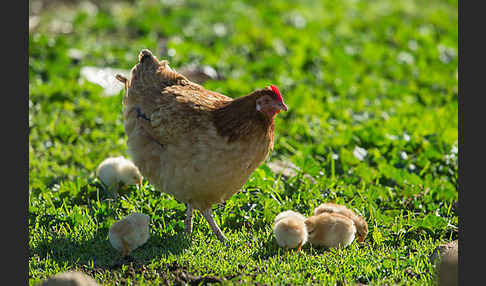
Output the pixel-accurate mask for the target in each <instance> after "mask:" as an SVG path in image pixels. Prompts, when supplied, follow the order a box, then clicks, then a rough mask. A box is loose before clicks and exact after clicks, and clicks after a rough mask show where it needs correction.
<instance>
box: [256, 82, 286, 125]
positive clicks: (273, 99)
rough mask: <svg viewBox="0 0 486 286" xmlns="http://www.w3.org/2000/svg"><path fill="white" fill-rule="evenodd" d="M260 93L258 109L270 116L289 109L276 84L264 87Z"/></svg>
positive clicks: (257, 102)
mask: <svg viewBox="0 0 486 286" xmlns="http://www.w3.org/2000/svg"><path fill="white" fill-rule="evenodd" d="M259 95H260V96H259V97H258V98H257V100H256V110H257V111H259V112H262V113H264V114H265V115H267V116H268V117H270V118H273V117H274V116H275V115H276V114H277V113H279V112H280V111H281V110H284V111H287V110H288V108H287V105H285V103H284V101H283V98H282V95H281V94H280V91H279V90H278V88H277V87H276V86H274V85H270V86H269V87H266V88H264V89H262V90H261V91H260V93H259Z"/></svg>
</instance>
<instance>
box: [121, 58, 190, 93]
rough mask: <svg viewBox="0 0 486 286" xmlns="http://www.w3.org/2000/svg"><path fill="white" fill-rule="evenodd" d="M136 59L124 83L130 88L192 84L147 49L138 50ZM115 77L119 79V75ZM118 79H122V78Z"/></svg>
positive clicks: (143, 88)
mask: <svg viewBox="0 0 486 286" xmlns="http://www.w3.org/2000/svg"><path fill="white" fill-rule="evenodd" d="M138 61H139V62H138V64H136V65H135V66H134V67H133V68H132V71H131V78H130V82H129V83H128V84H126V83H125V84H126V85H127V86H129V87H130V88H131V89H139V90H145V89H150V88H159V89H162V88H164V87H167V86H171V85H188V84H193V83H192V82H191V81H189V80H188V79H187V78H186V77H184V76H183V75H182V74H179V73H178V72H176V71H174V70H173V69H171V68H170V67H169V62H168V61H166V60H162V61H159V60H158V59H157V58H156V57H155V56H154V55H153V54H152V52H151V51H149V50H147V49H143V50H142V51H140V54H139V55H138ZM117 79H118V80H120V78H119V77H117ZM120 81H123V79H121V80H120Z"/></svg>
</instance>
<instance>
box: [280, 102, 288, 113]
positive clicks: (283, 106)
mask: <svg viewBox="0 0 486 286" xmlns="http://www.w3.org/2000/svg"><path fill="white" fill-rule="evenodd" d="M280 108H281V109H282V110H283V111H288V110H289V108H288V107H287V105H285V103H283V101H282V102H280Z"/></svg>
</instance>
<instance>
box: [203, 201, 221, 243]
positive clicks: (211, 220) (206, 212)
mask: <svg viewBox="0 0 486 286" xmlns="http://www.w3.org/2000/svg"><path fill="white" fill-rule="evenodd" d="M201 213H202V215H203V216H204V218H205V219H206V220H207V221H208V223H209V226H210V227H211V229H212V230H213V232H214V233H215V234H216V236H217V237H218V239H219V240H220V241H221V242H224V241H226V240H227V239H226V237H225V236H224V234H223V233H222V232H221V229H219V226H218V225H217V224H216V222H215V221H214V218H213V214H212V211H211V209H210V208H209V209H207V210H203V211H201Z"/></svg>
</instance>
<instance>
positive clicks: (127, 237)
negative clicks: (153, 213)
mask: <svg viewBox="0 0 486 286" xmlns="http://www.w3.org/2000/svg"><path fill="white" fill-rule="evenodd" d="M149 222H150V218H149V216H148V215H145V214H142V213H133V214H131V215H129V216H127V217H125V218H123V219H122V220H120V221H117V222H116V223H114V224H113V225H112V226H111V227H110V231H109V232H108V238H109V240H110V243H111V245H112V246H113V247H114V248H115V249H117V250H119V251H120V252H122V255H123V256H126V255H128V253H130V252H131V251H132V250H134V249H136V248H137V247H139V246H141V245H142V244H144V243H145V242H147V240H148V238H149Z"/></svg>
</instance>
